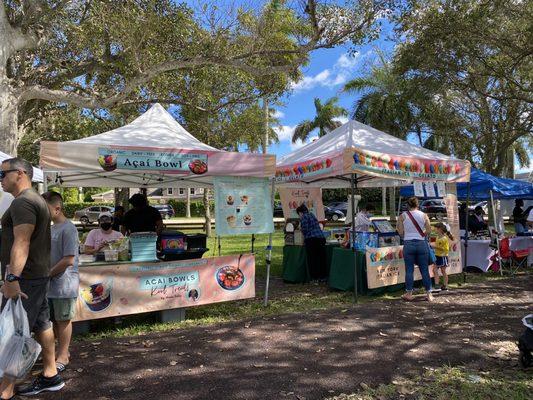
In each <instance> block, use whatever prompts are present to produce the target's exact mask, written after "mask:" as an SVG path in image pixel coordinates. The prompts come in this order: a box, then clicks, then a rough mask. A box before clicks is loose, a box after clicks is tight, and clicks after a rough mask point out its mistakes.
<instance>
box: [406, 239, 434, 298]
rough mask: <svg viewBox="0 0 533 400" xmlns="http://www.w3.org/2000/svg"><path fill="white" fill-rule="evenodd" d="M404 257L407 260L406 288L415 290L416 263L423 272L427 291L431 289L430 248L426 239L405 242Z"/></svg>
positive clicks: (423, 280)
mask: <svg viewBox="0 0 533 400" xmlns="http://www.w3.org/2000/svg"><path fill="white" fill-rule="evenodd" d="M403 259H404V261H405V290H406V291H408V292H410V291H412V290H413V283H414V272H415V264H416V265H418V268H419V269H420V273H421V274H422V282H423V283H424V289H426V292H429V291H431V278H430V276H429V268H428V262H429V249H428V244H427V243H426V241H425V240H406V241H405V242H404V244H403Z"/></svg>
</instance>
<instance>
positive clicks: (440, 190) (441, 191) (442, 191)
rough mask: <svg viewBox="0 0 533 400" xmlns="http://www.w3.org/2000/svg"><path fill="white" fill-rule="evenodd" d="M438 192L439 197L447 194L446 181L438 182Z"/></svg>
mask: <svg viewBox="0 0 533 400" xmlns="http://www.w3.org/2000/svg"><path fill="white" fill-rule="evenodd" d="M437 194H438V196H439V197H445V196H446V184H445V183H444V181H438V182H437Z"/></svg>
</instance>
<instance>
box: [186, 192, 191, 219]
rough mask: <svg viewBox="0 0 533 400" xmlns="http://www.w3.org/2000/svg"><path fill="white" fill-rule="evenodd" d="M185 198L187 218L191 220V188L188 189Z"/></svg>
mask: <svg viewBox="0 0 533 400" xmlns="http://www.w3.org/2000/svg"><path fill="white" fill-rule="evenodd" d="M185 190H186V193H187V194H186V197H185V217H187V218H191V188H189V187H187V188H185Z"/></svg>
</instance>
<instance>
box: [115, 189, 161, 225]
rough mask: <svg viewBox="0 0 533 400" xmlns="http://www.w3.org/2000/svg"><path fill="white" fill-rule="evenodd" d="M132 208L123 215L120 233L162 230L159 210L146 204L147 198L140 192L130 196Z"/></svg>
mask: <svg viewBox="0 0 533 400" xmlns="http://www.w3.org/2000/svg"><path fill="white" fill-rule="evenodd" d="M129 203H130V204H131V205H132V207H133V208H132V209H131V210H129V211H128V212H127V213H126V214H125V215H124V220H123V225H122V233H124V234H130V233H134V232H156V233H157V234H158V235H160V234H161V232H162V231H163V219H162V218H161V214H160V213H159V211H158V210H157V209H156V208H154V207H152V206H150V205H149V204H148V199H147V198H146V196H145V195H143V194H141V193H136V194H134V195H133V196H131V197H130V199H129Z"/></svg>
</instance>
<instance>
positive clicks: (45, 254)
mask: <svg viewBox="0 0 533 400" xmlns="http://www.w3.org/2000/svg"><path fill="white" fill-rule="evenodd" d="M32 176H33V168H32V166H31V164H30V163H29V162H27V161H26V160H23V159H20V158H11V159H8V160H5V161H3V162H2V165H1V170H0V181H1V183H2V189H4V191H5V192H8V193H11V194H12V195H13V196H14V197H15V199H14V200H13V202H12V203H11V206H10V207H9V209H8V210H7V211H6V212H5V213H4V215H3V216H2V246H1V249H0V262H1V263H2V276H3V277H4V280H5V283H4V285H3V286H2V289H1V291H2V293H3V299H2V300H3V301H2V305H3V304H4V303H5V299H10V298H11V299H15V298H18V297H19V296H20V299H19V300H18V301H22V304H23V306H24V309H25V310H26V312H27V314H28V322H29V325H30V329H31V330H32V331H33V332H34V333H35V336H36V338H37V340H38V341H39V343H40V344H41V346H42V357H43V366H44V368H43V372H42V373H41V374H39V375H38V376H37V378H36V379H35V380H34V381H33V382H32V383H31V384H30V385H28V386H26V387H24V388H21V389H20V390H18V391H17V394H19V395H23V396H24V395H34V394H38V393H41V392H45V391H57V390H59V389H61V388H62V387H63V386H65V384H64V383H63V380H62V379H61V377H60V376H59V374H58V373H57V369H56V363H55V343H54V332H53V330H52V325H51V323H50V312H49V310H48V300H47V297H46V295H47V290H48V283H49V277H48V273H49V267H50V213H49V211H48V206H47V205H46V202H45V201H44V199H43V198H42V197H41V196H39V194H38V193H37V192H36V191H35V190H34V189H33V188H32V187H31V178H32ZM14 388H15V382H14V381H13V380H11V379H9V378H8V377H5V376H4V377H3V379H2V383H1V385H0V398H1V399H12V398H13V397H14Z"/></svg>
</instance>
